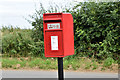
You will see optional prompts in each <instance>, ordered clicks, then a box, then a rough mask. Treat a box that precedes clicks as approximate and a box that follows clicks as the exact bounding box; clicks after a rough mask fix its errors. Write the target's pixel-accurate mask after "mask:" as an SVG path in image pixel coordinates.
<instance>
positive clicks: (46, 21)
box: [44, 20, 61, 23]
mask: <svg viewBox="0 0 120 80" xmlns="http://www.w3.org/2000/svg"><path fill="white" fill-rule="evenodd" d="M44 22H45V23H48V22H61V20H44Z"/></svg>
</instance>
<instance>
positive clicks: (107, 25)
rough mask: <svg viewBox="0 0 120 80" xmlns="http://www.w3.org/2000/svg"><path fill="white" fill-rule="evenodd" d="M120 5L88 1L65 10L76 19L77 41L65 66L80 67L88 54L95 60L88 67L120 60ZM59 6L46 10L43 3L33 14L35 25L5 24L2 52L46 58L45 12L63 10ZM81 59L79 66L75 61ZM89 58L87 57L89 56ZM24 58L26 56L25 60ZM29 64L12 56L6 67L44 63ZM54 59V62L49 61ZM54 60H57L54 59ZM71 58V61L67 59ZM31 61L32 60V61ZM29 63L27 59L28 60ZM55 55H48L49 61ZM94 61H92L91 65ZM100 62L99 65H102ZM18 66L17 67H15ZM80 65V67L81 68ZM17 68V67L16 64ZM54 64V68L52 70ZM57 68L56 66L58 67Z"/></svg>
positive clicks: (9, 55) (110, 63) (96, 66)
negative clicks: (13, 25)
mask: <svg viewBox="0 0 120 80" xmlns="http://www.w3.org/2000/svg"><path fill="white" fill-rule="evenodd" d="M118 5H120V3H119V2H108V3H105V2H101V3H95V2H89V3H88V2H84V3H78V4H77V5H75V6H74V7H72V8H68V9H66V8H65V9H63V11H62V12H68V13H71V14H72V15H73V18H74V42H75V45H74V47H75V54H74V55H72V56H67V57H65V59H66V61H65V62H64V63H65V65H66V66H65V68H66V67H67V68H66V69H68V68H70V66H72V69H74V70H75V69H78V68H80V65H81V64H80V65H79V63H80V62H79V61H80V60H81V59H80V58H82V57H86V58H88V59H91V61H93V62H91V61H90V62H88V63H86V64H85V65H86V66H84V67H85V69H89V68H90V67H93V68H92V69H97V68H98V65H99V64H102V68H101V70H104V69H105V67H110V66H112V65H113V64H116V63H117V62H118V63H119V61H120V23H119V22H120V18H119V17H120V11H119V9H120V7H119V6H118ZM58 8H59V7H52V6H50V9H49V10H45V9H44V7H43V6H42V5H40V10H36V13H35V14H34V15H32V16H30V17H31V18H32V19H33V20H34V21H30V23H31V24H32V26H34V28H33V29H32V30H31V29H20V28H13V27H12V26H9V27H5V26H4V27H2V29H1V32H2V54H3V56H4V57H6V56H7V57H17V58H20V61H21V59H22V58H21V57H28V58H30V59H31V58H32V57H33V58H34V57H40V58H41V59H42V60H44V58H45V57H44V41H43V40H44V38H43V16H42V15H43V13H46V12H49V13H52V12H59V9H58ZM75 58H76V59H77V60H78V62H77V63H76V64H77V65H75V64H74V62H73V63H69V62H71V60H73V61H74V60H75ZM86 58H85V59H86ZM11 60H12V59H11ZM23 60H24V59H23ZM32 60H33V62H30V63H28V64H26V63H22V62H19V61H18V62H16V59H15V60H14V61H12V62H10V60H9V59H3V61H4V62H3V67H6V68H10V67H11V66H12V64H8V63H13V64H15V65H16V64H17V63H19V64H20V65H21V66H28V65H29V66H33V67H35V66H34V65H31V64H32V63H33V64H35V65H37V66H39V65H40V64H41V63H38V64H37V63H36V62H39V61H37V60H36V59H32ZM49 60H50V61H49ZM53 60H56V59H55V58H53ZM67 60H68V62H67ZM30 61H31V60H30ZM25 62H27V61H25ZM49 62H51V58H48V62H45V64H49ZM90 63H92V64H90ZM98 63H99V64H98ZM54 64H56V63H54ZM13 67H14V66H13ZM77 67H78V68H77ZM15 68H16V67H15ZM52 68H53V67H51V69H52ZM54 68H55V69H56V67H54Z"/></svg>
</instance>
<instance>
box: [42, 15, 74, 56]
mask: <svg viewBox="0 0 120 80" xmlns="http://www.w3.org/2000/svg"><path fill="white" fill-rule="evenodd" d="M43 26H44V49H45V57H65V56H68V55H73V54H74V31H73V17H72V15H71V14H70V13H45V14H43Z"/></svg>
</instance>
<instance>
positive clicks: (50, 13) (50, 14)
mask: <svg viewBox="0 0 120 80" xmlns="http://www.w3.org/2000/svg"><path fill="white" fill-rule="evenodd" d="M57 14H58V15H61V14H70V13H44V14H43V15H57Z"/></svg>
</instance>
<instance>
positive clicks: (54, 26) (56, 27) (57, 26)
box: [47, 23, 60, 29]
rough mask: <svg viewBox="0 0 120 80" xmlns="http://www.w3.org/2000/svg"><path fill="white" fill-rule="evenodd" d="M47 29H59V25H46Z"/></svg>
mask: <svg viewBox="0 0 120 80" xmlns="http://www.w3.org/2000/svg"><path fill="white" fill-rule="evenodd" d="M47 29H60V23H53V24H47Z"/></svg>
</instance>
